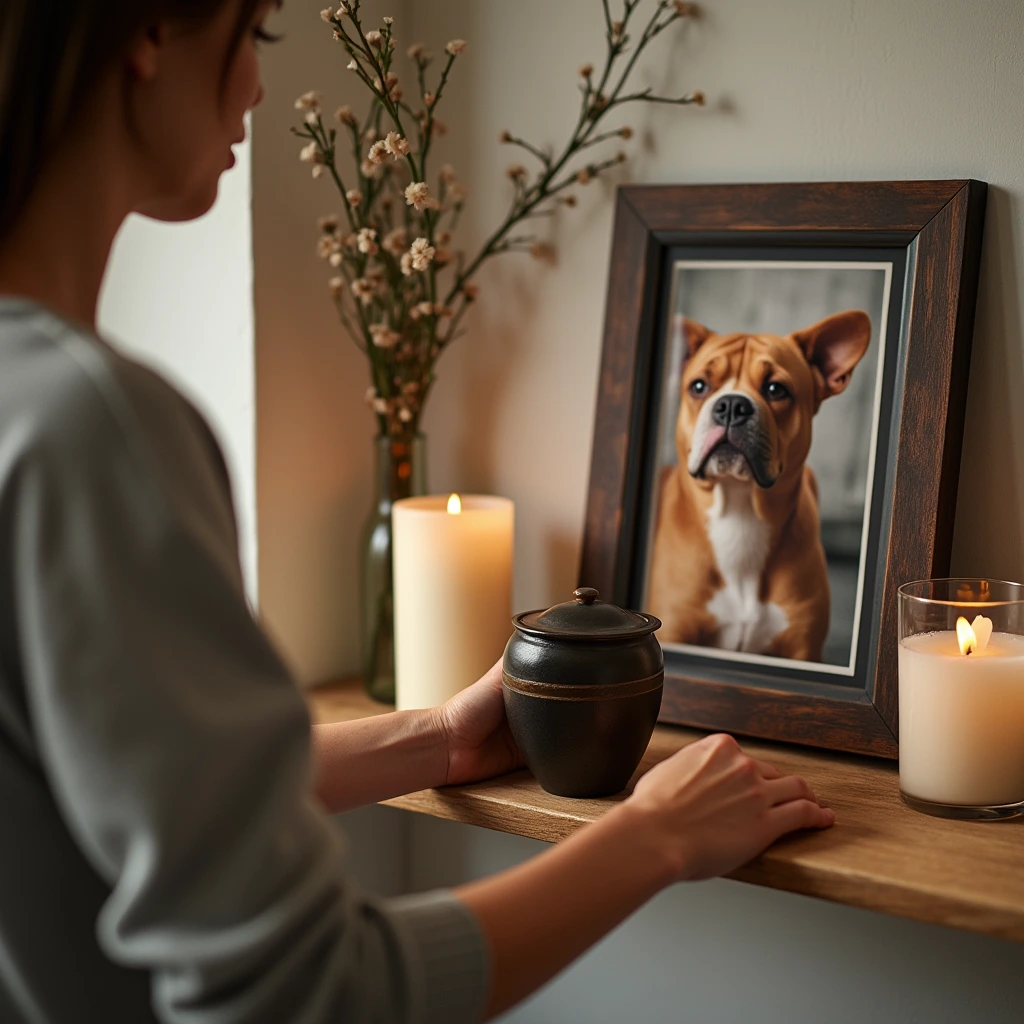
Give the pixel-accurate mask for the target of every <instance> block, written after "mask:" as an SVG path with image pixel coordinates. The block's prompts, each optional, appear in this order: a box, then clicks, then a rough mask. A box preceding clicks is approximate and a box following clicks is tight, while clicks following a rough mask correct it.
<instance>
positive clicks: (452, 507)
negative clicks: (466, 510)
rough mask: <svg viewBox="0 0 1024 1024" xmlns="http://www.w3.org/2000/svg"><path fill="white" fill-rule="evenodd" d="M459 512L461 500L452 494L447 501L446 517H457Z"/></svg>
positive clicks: (460, 510)
mask: <svg viewBox="0 0 1024 1024" xmlns="http://www.w3.org/2000/svg"><path fill="white" fill-rule="evenodd" d="M460 512H462V499H461V498H460V497H459V496H458V495H457V494H453V495H452V496H451V497H450V498H449V499H448V515H450V516H457V515H459V513H460Z"/></svg>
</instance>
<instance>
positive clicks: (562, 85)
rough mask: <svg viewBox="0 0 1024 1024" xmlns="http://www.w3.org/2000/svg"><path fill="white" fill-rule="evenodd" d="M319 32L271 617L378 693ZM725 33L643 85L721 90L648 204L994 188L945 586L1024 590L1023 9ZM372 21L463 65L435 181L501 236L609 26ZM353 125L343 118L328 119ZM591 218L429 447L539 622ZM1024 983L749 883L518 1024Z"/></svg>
mask: <svg viewBox="0 0 1024 1024" xmlns="http://www.w3.org/2000/svg"><path fill="white" fill-rule="evenodd" d="M319 6H320V5H319V4H317V3H313V4H306V5H302V7H301V8H300V5H298V4H289V5H286V8H285V13H284V16H283V20H284V21H285V23H286V24H285V28H286V31H287V32H288V34H289V40H288V42H287V43H286V44H285V45H283V46H281V47H278V48H276V49H271V50H270V51H269V52H268V57H267V64H266V67H267V76H266V77H267V85H268V88H269V89H270V96H269V98H268V100H267V103H266V105H265V107H264V108H263V109H262V110H261V111H259V112H258V114H257V120H256V140H255V148H254V195H255V201H254V233H255V245H256V286H257V292H256V295H257V298H256V302H257V329H258V351H257V356H258V365H257V371H258V386H259V449H258V459H259V462H258V467H259V509H260V542H261V558H260V575H261V591H262V600H263V607H264V611H265V613H266V614H267V615H268V616H269V618H270V621H271V624H272V626H273V627H274V629H275V630H276V632H277V633H278V635H279V637H280V638H281V639H282V641H283V642H284V645H285V647H286V650H287V651H288V653H289V654H290V656H291V657H292V659H293V660H294V661H295V663H296V664H297V666H298V667H299V669H300V671H301V672H302V674H303V676H304V677H305V678H306V679H315V678H322V677H325V676H329V675H331V674H333V673H336V672H350V671H353V670H355V669H356V668H357V666H358V653H357V651H358V648H357V642H356V635H355V631H354V629H353V625H352V624H353V617H354V615H355V612H356V608H357V605H356V599H357V592H358V584H357V580H356V576H355V556H356V551H357V542H356V532H357V530H358V527H359V524H360V523H361V521H362V517H363V515H364V514H365V509H366V504H367V501H368V493H369V487H370V439H371V436H372V430H373V425H372V423H371V422H370V419H369V417H368V416H367V414H366V412H365V410H364V408H363V406H362V404H361V397H362V393H363V390H364V388H365V374H364V367H363V365H362V363H361V357H360V356H359V354H358V353H357V352H355V351H354V350H353V349H352V348H351V347H350V344H349V343H348V342H347V341H346V340H345V339H344V338H343V337H342V336H341V335H340V333H339V331H338V329H337V327H336V326H335V324H334V322H333V318H332V315H331V312H330V308H329V304H328V303H327V301H326V299H325V298H324V295H323V290H322V282H323V277H324V275H323V272H322V269H321V267H320V265H319V264H318V263H317V261H316V260H315V258H314V257H313V255H312V247H311V244H310V243H311V241H312V230H311V223H312V219H313V218H314V217H315V216H316V215H317V214H318V213H320V212H324V210H325V209H327V208H328V207H329V206H330V205H331V204H329V203H328V202H327V201H326V196H327V195H329V192H330V190H329V187H328V186H327V184H326V182H322V183H321V184H320V186H313V185H312V183H310V182H308V181H307V180H306V176H305V175H304V173H303V172H302V170H301V169H300V168H299V166H298V164H297V162H296V160H295V153H296V150H297V147H296V146H295V145H294V142H293V141H291V140H290V139H289V138H288V136H287V135H286V134H285V126H286V125H287V124H288V123H289V122H290V119H291V116H292V114H291V110H290V106H291V102H292V99H293V98H294V95H295V94H297V93H298V92H300V91H302V90H303V89H306V88H309V87H313V86H315V87H318V88H323V89H325V90H327V89H328V88H329V87H330V88H332V89H334V88H337V89H338V90H341V89H342V88H343V87H344V86H345V85H346V84H351V83H350V80H349V79H348V78H347V77H346V74H347V73H346V72H344V71H343V70H342V68H341V63H339V60H338V56H339V55H338V51H337V50H336V49H334V48H333V45H332V44H331V43H330V41H329V40H325V39H324V33H323V31H322V25H321V23H320V22H319V20H318V18H317V13H316V10H317V9H318V8H319ZM707 7H708V12H707V15H706V17H705V18H704V19H703V21H702V22H701V23H700V24H699V25H697V26H695V28H694V30H693V31H692V32H691V33H689V35H688V36H687V37H686V38H683V39H678V40H676V41H675V45H674V46H673V47H663V48H662V50H661V51H660V56H658V55H656V59H655V60H654V61H653V62H652V63H650V64H649V65H648V66H649V67H650V68H652V71H651V72H650V73H648V75H647V76H646V78H645V79H644V80H645V81H648V80H649V81H651V82H653V83H655V84H657V85H659V86H660V87H663V88H666V89H667V88H679V89H683V90H686V89H691V88H703V89H705V90H706V91H707V93H708V95H709V96H710V97H711V99H712V102H711V104H710V105H709V107H708V108H707V109H705V110H703V111H698V110H684V111H676V110H671V109H668V110H666V109H661V110H657V111H648V112H644V113H640V114H638V115H637V117H636V118H635V119H634V120H633V121H632V123H633V125H634V127H637V128H638V129H641V131H640V137H639V138H638V139H637V140H634V143H633V147H632V148H633V152H634V153H636V154H637V158H636V160H635V161H634V163H633V165H632V171H631V173H632V176H633V177H634V179H636V180H641V181H649V182H701V181H706V182H734V181H735V182H742V181H785V180H793V181H795V180H828V179H880V178H916V177H954V176H955V177H966V176H973V177H977V178H981V179H983V180H987V181H989V182H990V183H991V184H992V186H993V187H992V190H991V191H990V194H989V211H988V222H987V225H986V243H985V255H984V260H983V267H982V275H983V278H982V288H981V302H980V309H979V316H978V329H977V332H976V345H975V354H974V361H973V366H972V375H971V383H970V398H969V408H968V427H967V432H966V437H965V444H966V455H965V461H964V470H963V474H962V484H961V491H960V499H959V504H958V516H957V535H956V544H955V555H954V568H956V569H958V570H960V571H963V572H979V573H991V574H994V575H1000V576H1006V577H1009V578H1015V579H1020V578H1022V577H1024V530H1022V519H1024V432H1022V427H1024V412H1022V398H1021V396H1022V395H1024V330H1022V326H1024V300H1022V297H1021V291H1020V287H1019V285H1018V283H1017V281H1018V277H1019V274H1020V272H1021V242H1022V233H1024V207H1022V196H1024V160H1022V156H1024V144H1022V143H1024V117H1022V114H1024V54H1022V40H1024V5H1022V4H1020V3H1019V2H1018V0H1004V2H999V0H984V2H981V3H977V4H973V5H964V4H960V3H955V2H953V0H920V2H909V0H908V2H903V0H900V2H892V0H776V2H773V3H765V2H761V0H714V2H710V0H709V3H708V4H707ZM377 10H378V11H379V13H381V14H393V15H394V16H395V18H396V31H397V34H398V35H399V37H400V38H401V40H402V44H403V45H404V44H406V43H408V42H411V41H412V40H413V39H414V38H415V36H417V35H420V34H422V35H423V36H425V37H426V39H427V41H428V42H430V43H432V44H433V45H434V46H435V47H437V46H439V45H440V44H443V42H444V41H445V40H446V39H448V38H450V37H453V36H461V37H464V38H466V39H468V40H469V41H470V49H469V50H468V51H467V54H466V57H465V59H464V61H462V62H460V65H459V69H458V73H457V75H456V77H455V78H454V80H453V82H452V86H451V92H450V96H451V102H450V103H448V104H446V106H447V114H442V116H444V117H445V118H446V119H447V120H448V121H449V122H450V123H451V125H452V134H451V136H450V137H449V139H448V140H447V146H446V147H445V149H446V150H447V152H446V154H445V155H446V156H447V157H448V158H449V159H451V160H452V162H453V163H455V164H456V166H457V168H458V169H459V170H460V172H461V173H462V174H463V175H464V176H465V177H466V179H467V180H468V181H469V183H470V185H471V187H472V189H473V205H472V216H471V217H470V219H469V220H468V221H467V222H466V227H467V231H466V232H465V241H466V243H467V244H469V243H471V242H472V241H474V240H475V239H478V238H480V237H481V236H482V232H483V231H484V230H485V229H486V228H487V226H489V225H491V224H493V223H494V222H495V220H496V219H497V218H498V217H499V216H500V215H501V213H502V212H503V209H504V203H505V199H506V192H505V185H504V179H503V171H504V168H505V167H506V165H507V164H508V163H509V162H511V159H512V157H511V154H510V152H509V151H508V150H506V149H503V148H502V147H500V146H499V145H498V144H497V143H496V141H495V139H496V136H497V133H498V132H499V131H500V130H501V129H502V128H505V127H507V128H509V129H512V130H516V131H522V132H524V133H528V134H529V135H530V136H531V137H532V138H535V139H537V140H538V141H546V140H552V141H553V140H555V139H557V138H559V137H561V135H562V133H563V131H564V128H565V126H566V124H567V123H568V122H569V121H570V120H571V118H572V117H573V114H574V110H575V107H574V97H575V93H574V84H575V69H576V67H577V66H578V65H579V64H580V63H582V62H583V61H584V60H592V59H595V58H596V57H597V56H599V54H600V48H599V47H600V39H599V36H600V27H599V21H600V5H599V3H598V2H597V0H558V2H557V3H552V2H550V0H548V2H542V0H516V2H514V3H498V2H496V0H430V2H429V3H427V2H418V3H413V2H411V0H404V2H403V3H395V4H389V5H388V7H387V9H385V7H384V5H383V4H380V5H378V6H377ZM407 15H408V17H407ZM409 19H411V21H410V20H409ZM666 69H667V70H666ZM341 100H342V96H341V94H340V91H339V92H338V93H337V94H334V99H332V102H334V101H337V102H341ZM321 197H323V198H321ZM581 197H582V198H583V199H584V202H583V204H582V207H581V208H580V209H578V210H577V211H575V213H573V214H572V215H571V216H570V217H566V218H565V219H564V221H563V222H562V223H560V224H559V225H557V231H556V234H557V237H558V239H559V242H560V247H561V258H560V262H559V264H558V265H557V267H555V268H553V269H551V268H547V267H542V266H540V265H538V264H535V263H532V262H530V261H529V260H526V259H505V260H504V261H503V262H495V263H493V264H492V265H491V266H490V268H489V269H488V270H487V272H486V273H485V274H484V275H483V276H482V278H481V284H482V285H483V286H484V292H483V294H482V299H481V302H480V306H479V310H478V314H477V316H476V317H475V319H474V320H473V321H472V322H471V323H470V325H469V326H470V332H469V334H468V335H467V336H466V337H465V338H463V339H462V340H461V341H460V342H459V343H458V347H457V348H454V349H453V350H452V352H451V353H450V354H449V355H448V356H447V357H446V359H445V361H444V363H443V364H442V367H441V379H440V384H439V387H438V389H437V392H436V394H435V395H434V397H433V404H432V407H431V410H430V413H429V416H428V422H427V429H428V432H429V435H430V445H431V457H432V458H431V462H432V466H431V482H432V485H433V487H434V489H436V490H439V491H443V490H446V489H448V488H453V487H458V488H461V489H471V488H473V489H477V488H479V489H483V490H488V491H494V492H497V493H501V494H506V495H509V496H510V497H512V498H514V499H515V501H516V502H517V518H518V538H517V540H518V557H517V581H516V602H517V604H518V605H519V606H526V605H530V606H534V605H539V604H543V603H545V602H547V601H549V600H553V599H555V598H557V597H560V596H562V595H564V594H565V593H566V592H567V591H568V590H570V589H571V588H572V586H573V585H574V583H575V569H576V559H577V552H578V547H579V538H580V528H581V524H582V518H583V508H584V502H585V494H586V484H587V471H588V465H589V457H590V437H591V430H592V426H593V424H592V418H593V406H594V396H595V388H596V380H597V367H598V359H599V355H600V343H601V330H602V321H603V309H604V294H605V280H606V274H607V268H608V257H609V245H610V234H611V196H610V194H609V192H608V190H607V188H606V187H605V186H602V185H592V186H590V187H589V188H588V189H587V190H586V191H585V192H582V191H581ZM386 813H387V812H384V811H380V812H378V817H381V816H385V815H386ZM396 813H397V812H396ZM379 824H380V823H376V822H375V823H374V827H376V826H377V825H379ZM384 825H386V826H387V828H390V829H393V830H395V831H394V834H392V833H391V832H386V831H383V832H381V833H380V834H370V833H366V832H364V831H363V830H362V828H360V830H357V833H358V834H355V835H354V836H353V840H354V842H355V843H356V844H357V845H359V846H360V848H362V849H364V850H370V849H374V846H373V844H374V843H378V844H380V843H384V842H401V843H402V844H403V848H405V849H406V854H407V856H408V858H409V860H408V864H409V867H410V871H409V872H408V873H407V880H408V882H409V883H410V884H411V885H412V886H413V887H427V886H431V885H440V884H453V883H456V882H458V881H460V880H463V879H466V878H470V877H476V876H479V875H484V874H488V873H491V872H494V871H496V870H499V869H501V868H503V867H507V866H509V865H511V864H514V863H517V862H519V861H521V860H523V859H525V858H527V857H529V856H532V855H534V854H535V853H536V852H537V851H538V850H539V849H541V847H540V845H539V844H536V843H531V842H529V841H527V840H521V839H518V838H516V837H511V836H503V835H499V834H496V833H490V832H486V831H484V830H479V829H473V828H469V827H467V826H459V825H455V824H452V823H447V822H437V821H431V820H429V819H421V818H419V817H416V816H412V817H411V818H409V819H408V826H409V829H408V836H409V839H408V845H407V846H406V845H405V844H406V839H404V838H402V837H403V836H404V835H406V833H402V832H400V831H399V830H398V829H397V826H396V825H395V824H394V822H393V821H391V820H390V819H389V820H388V821H387V822H385V823H384ZM381 827H383V826H381ZM350 831H351V829H350ZM371 832H372V830H371ZM1022 956H1024V953H1022V948H1021V947H1019V946H1013V945H1010V944H1008V943H1000V942H997V941H995V940H988V939H982V938H979V937H977V936H972V935H967V934H965V933H960V932H954V931H948V930H944V929H940V928H935V927H930V926H923V925H915V924H912V923H910V922H900V921H895V920H893V919H891V918H887V917H884V916H882V915H877V914H870V913H868V912H865V911H859V910H854V909H851V908H846V907H837V906H833V905H830V904H827V903H824V902H821V901H811V900H807V899H804V898H801V897H795V896H791V895H788V894H783V893H773V892H768V891H765V890H758V889H756V888H753V887H748V886H742V885H739V884H738V883H732V882H714V883H709V884H708V885H704V886H677V887H675V888H673V889H672V890H671V891H669V892H667V893H664V894H663V895H662V896H660V897H658V898H657V899H655V900H653V901H652V902H651V903H650V904H648V906H647V907H646V908H644V910H643V911H642V912H641V914H639V915H637V916H636V917H634V918H633V919H632V920H631V921H630V922H629V923H628V924H627V925H625V926H623V928H622V929H620V930H619V931H617V932H616V933H614V934H613V935H612V936H610V937H609V938H608V939H607V940H606V941H605V942H604V943H602V944H601V945H600V946H599V947H598V948H597V949H596V950H595V951H594V952H593V953H592V954H590V955H589V956H588V957H586V958H585V959H584V960H583V961H581V962H580V963H579V964H577V965H576V966H574V967H573V968H572V969H571V970H569V971H568V972H566V973H565V974H564V975H562V976H561V977H560V978H559V979H558V980H557V981H556V982H555V983H554V984H553V985H551V986H549V987H548V988H547V989H546V990H545V991H544V992H543V993H542V994H541V995H540V996H538V997H537V998H536V999H535V1000H534V1001H532V1002H531V1003H529V1004H527V1005H526V1006H524V1007H522V1008H521V1009H520V1010H518V1011H517V1012H516V1013H515V1014H513V1015H512V1019H515V1020H517V1021H522V1022H524V1024H526V1022H529V1024H546V1022H550V1021H559V1022H561V1024H575V1022H582V1021H588V1022H601V1024H604V1022H608V1024H612V1022H619V1021H622V1020H627V1019H635V1020H642V1021H645V1022H646V1021H652V1022H654V1021H658V1022H660V1021H669V1020H678V1019H686V1020H692V1021H699V1022H707V1021H722V1022H731V1021H737V1020H757V1021H764V1022H770V1021H780V1022H781V1021H787V1022H801V1024H802V1022H804V1021H807V1022H812V1021H819V1020H822V1021H823V1020H828V1021H843V1022H846V1021H849V1022H851V1024H853V1022H855V1021H862V1020H877V1021H884V1022H889V1021H891V1022H893V1024H896V1022H902V1021H906V1020H928V1021H930V1022H933V1021H951V1022H952V1021H963V1020H986V1021H1007V1022H1009V1021H1018V1020H1019V1019H1020V1006H1021V1005H1022V1001H1024V980H1022V979H1024V970H1022V967H1024V961H1022Z"/></svg>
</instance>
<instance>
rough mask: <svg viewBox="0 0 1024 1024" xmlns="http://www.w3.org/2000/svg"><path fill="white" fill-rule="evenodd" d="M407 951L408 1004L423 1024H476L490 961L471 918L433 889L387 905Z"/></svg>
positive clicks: (454, 901) (479, 929)
mask: <svg viewBox="0 0 1024 1024" xmlns="http://www.w3.org/2000/svg"><path fill="white" fill-rule="evenodd" d="M388 910H389V912H390V915H389V916H391V918H392V920H393V921H395V922H396V923H398V924H399V928H400V931H401V934H402V941H403V943H404V944H405V946H406V951H407V963H408V965H409V970H410V974H411V978H410V981H411V985H412V989H413V1000H412V1005H413V1006H414V1007H415V1008H416V1010H417V1011H418V1012H417V1013H416V1016H415V1018H414V1019H415V1020H416V1021H417V1022H422V1024H438V1022H441V1021H443V1022H444V1024H477V1022H478V1021H480V1020H481V1019H482V1018H483V1013H484V1008H485V1000H486V999H487V995H488V992H489V988H490V980H491V978H490V975H491V957H490V950H489V948H488V943H487V937H486V935H485V934H484V931H483V929H482V927H481V926H480V922H479V921H478V920H477V918H476V915H475V914H473V912H472V911H471V910H470V909H469V908H468V907H467V906H466V905H465V904H464V903H463V902H462V900H460V899H459V898H458V897H457V896H455V895H454V893H452V892H450V891H449V890H447V889H436V890H433V891H431V892H426V893H416V894H414V895H411V896H400V897H398V898H397V899H391V900H388Z"/></svg>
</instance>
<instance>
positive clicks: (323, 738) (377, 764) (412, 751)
mask: <svg viewBox="0 0 1024 1024" xmlns="http://www.w3.org/2000/svg"><path fill="white" fill-rule="evenodd" d="M313 757H314V761H315V764H316V781H315V784H314V789H315V793H316V796H317V798H318V799H319V800H320V803H321V804H323V806H324V807H325V808H326V809H327V810H328V811H329V812H330V813H331V814H340V813H341V812H342V811H350V810H352V808H354V807H363V806H365V805H366V804H374V803H377V802H378V801H380V800H387V799H389V798H391V797H393V796H400V795H401V794H403V793H414V792H416V791H417V790H420V789H427V788H429V787H431V786H443V785H444V784H445V781H446V775H447V771H448V752H447V750H446V748H445V742H444V737H443V735H442V732H441V730H440V728H439V726H438V718H437V715H436V714H435V712H434V711H433V710H424V711H394V712H391V713H389V714H386V715H377V716H376V717H374V718H363V719H360V720H358V721H355V722H332V723H330V724H328V725H315V726H313Z"/></svg>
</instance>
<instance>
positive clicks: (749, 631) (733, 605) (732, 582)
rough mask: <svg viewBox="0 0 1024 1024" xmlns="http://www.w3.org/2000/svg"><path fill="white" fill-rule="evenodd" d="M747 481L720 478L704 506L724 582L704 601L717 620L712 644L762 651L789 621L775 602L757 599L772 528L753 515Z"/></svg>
mask: <svg viewBox="0 0 1024 1024" xmlns="http://www.w3.org/2000/svg"><path fill="white" fill-rule="evenodd" d="M752 486H753V485H752V484H750V483H743V482H739V481H731V480H728V481H720V482H719V483H717V484H716V485H715V491H714V501H713V503H712V505H711V509H710V510H709V512H708V534H709V536H710V538H711V546H712V548H713V549H714V552H715V560H716V561H717V563H718V571H719V573H720V574H721V576H722V580H723V586H722V588H721V590H719V591H718V592H717V593H716V594H715V596H714V597H713V598H712V599H711V601H710V602H709V603H708V611H709V612H711V614H712V615H714V616H715V618H716V619H717V620H718V638H717V646H719V647H722V648H724V649H725V650H730V651H745V652H746V653H748V654H764V653H766V652H767V650H768V648H769V646H770V645H771V642H772V640H773V639H774V638H775V637H776V636H778V634H779V633H781V632H782V631H783V630H784V629H785V628H786V626H787V625H788V624H789V622H788V617H787V615H786V613H785V612H784V611H783V610H782V609H781V608H780V607H779V606H778V605H777V604H771V603H768V602H764V601H762V600H761V599H760V590H761V575H762V573H763V572H764V564H765V561H766V559H767V558H768V549H769V546H770V544H771V529H770V527H769V526H768V524H767V523H765V522H762V521H761V520H760V519H758V517H757V515H756V513H755V512H754V506H753V503H752V502H751V487H752Z"/></svg>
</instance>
